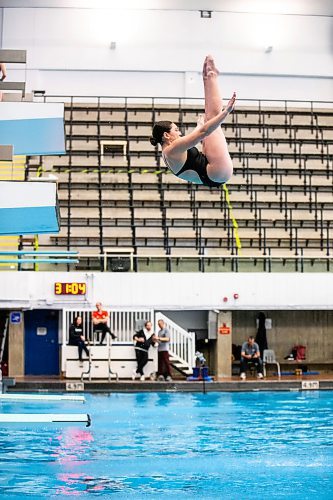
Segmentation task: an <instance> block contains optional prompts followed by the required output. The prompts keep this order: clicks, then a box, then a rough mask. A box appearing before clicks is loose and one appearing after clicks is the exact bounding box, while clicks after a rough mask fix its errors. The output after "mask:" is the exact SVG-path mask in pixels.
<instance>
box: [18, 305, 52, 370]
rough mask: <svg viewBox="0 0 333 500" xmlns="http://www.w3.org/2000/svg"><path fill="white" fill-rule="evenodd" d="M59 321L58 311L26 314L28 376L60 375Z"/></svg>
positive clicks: (42, 310) (25, 341) (26, 362)
mask: <svg viewBox="0 0 333 500" xmlns="http://www.w3.org/2000/svg"><path fill="white" fill-rule="evenodd" d="M58 320H59V313H58V311H50V310H47V309H40V310H34V311H26V312H25V313H24V330H25V337H24V338H25V340H24V344H25V374H26V375H59V342H58Z"/></svg>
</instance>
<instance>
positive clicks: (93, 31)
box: [3, 0, 333, 100]
mask: <svg viewBox="0 0 333 500" xmlns="http://www.w3.org/2000/svg"><path fill="white" fill-rule="evenodd" d="M241 3H242V2H240V0H234V2H233V6H234V8H235V10H236V7H237V5H240V4H241ZM243 3H244V2H243ZM304 3H306V0H304ZM331 30H332V20H331V18H330V17H328V16H303V15H291V16H285V15H272V14H255V13H253V12H248V13H246V12H238V13H236V12H222V11H219V12H213V15H212V18H211V19H201V18H200V15H199V12H198V11H197V10H193V11H189V10H187V11H185V10H183V11H182V10H147V9H146V10H145V9H142V10H127V9H124V10H122V9H121V8H118V9H116V10H114V9H112V8H111V9H96V10H94V9H83V10H82V9H74V8H68V9H61V8H60V9H47V8H39V9H33V8H26V9H13V8H5V9H4V33H3V47H4V48H13V49H14V48H20V49H23V48H25V49H27V50H28V65H27V68H28V71H27V81H28V89H36V88H39V89H45V90H46V91H47V93H58V94H63V95H65V94H73V93H75V94H76V95H87V94H88V95H103V94H104V95H129V96H139V95H142V96H146V95H154V96H187V97H201V96H202V83H201V78H200V72H201V66H202V60H203V57H204V55H205V54H206V53H209V52H210V53H213V54H214V55H215V57H216V60H217V63H218V65H219V67H220V69H221V71H222V73H223V74H224V76H222V77H221V85H222V87H223V94H224V95H225V96H228V95H230V94H231V92H232V91H233V90H234V89H236V90H237V91H238V95H239V98H260V97H261V98H265V99H273V98H288V99H295V98H297V99H314V100H319V99H320V100H332V96H333V84H332V76H333V64H332V43H331V36H332V35H331ZM111 41H115V42H116V43H117V48H116V50H110V48H109V45H110V42H111ZM269 45H272V46H273V51H272V52H271V53H270V54H267V53H265V48H266V47H267V46H269ZM20 71H23V70H19V69H17V70H16V72H15V73H14V72H13V73H12V74H13V75H14V74H15V76H17V75H18V72H20ZM276 75H280V76H276Z"/></svg>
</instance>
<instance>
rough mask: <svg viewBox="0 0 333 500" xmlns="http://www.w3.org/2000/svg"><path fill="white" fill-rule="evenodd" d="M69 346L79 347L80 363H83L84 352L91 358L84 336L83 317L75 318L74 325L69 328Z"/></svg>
mask: <svg viewBox="0 0 333 500" xmlns="http://www.w3.org/2000/svg"><path fill="white" fill-rule="evenodd" d="M68 345H77V347H78V350H79V361H80V362H82V361H83V359H82V352H83V351H84V352H85V353H86V355H87V356H88V357H89V350H88V348H87V346H86V344H85V340H84V335H83V327H82V318H81V316H77V317H76V318H74V321H73V323H72V324H71V326H70V327H69V342H68Z"/></svg>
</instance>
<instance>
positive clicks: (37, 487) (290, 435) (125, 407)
mask: <svg viewBox="0 0 333 500" xmlns="http://www.w3.org/2000/svg"><path fill="white" fill-rule="evenodd" d="M332 396H333V394H332V393H330V392H321V393H319V392H317V393H309V394H307V393H280V394H279V393H241V394H232V393H228V394H224V393H208V394H206V395H203V394H188V393H176V394H171V393H167V394H165V393H153V394H149V393H145V394H111V395H107V396H101V395H98V396H92V395H87V404H86V406H85V411H87V412H88V413H90V414H91V416H92V427H91V428H89V429H86V428H84V427H78V426H73V424H65V425H63V426H61V425H60V424H53V425H52V424H51V425H44V424H43V425H37V424H30V426H29V425H27V424H22V425H17V426H16V427H15V428H14V427H9V426H7V427H1V428H0V450H1V451H0V453H1V468H0V498H7V497H10V496H11V495H12V494H13V492H14V491H15V493H16V494H17V495H20V496H24V495H30V496H32V497H35V498H40V497H45V498H50V497H52V496H54V497H62V496H63V497H65V496H81V495H84V496H85V497H87V496H88V497H89V496H90V495H93V496H94V497H95V496H104V497H105V498H108V497H109V496H110V498H111V497H112V498H127V497H128V495H131V496H136V497H138V498H143V497H146V496H150V497H155V498H159V497H160V496H161V495H163V498H167V497H173V496H174V497H176V496H179V495H181V496H182V497H183V498H186V497H187V495H188V496H189V497H191V498H192V497H193V496H197V497H200V498H253V497H257V496H259V497H262V498H268V497H269V496H272V492H274V495H275V496H274V498H288V497H289V498H293V499H296V500H298V498H299V499H300V498H302V500H304V499H307V498H316V500H317V499H326V498H327V499H329V498H331V496H330V492H331V491H332V489H333V438H332V436H333V412H332V410H333V397H332ZM19 406H20V404H19V405H15V412H21V413H24V411H26V407H24V405H23V404H22V406H21V407H20V408H19ZM13 408H14V406H13V407H12V408H9V410H10V409H11V410H12V411H13ZM34 409H35V411H38V409H39V411H40V412H41V413H42V412H45V406H40V407H39V408H38V406H35V407H34ZM48 410H49V411H53V412H55V409H54V408H52V406H50V408H48ZM73 410H74V407H73V405H72V406H71V405H68V404H67V403H65V404H63V405H62V407H61V409H60V410H59V407H58V411H61V413H66V411H68V412H69V413H70V412H73ZM75 410H76V411H77V409H76V408H75ZM249 470H251V475H252V477H253V478H255V480H254V482H252V483H251V485H250V486H248V485H246V478H247V475H248V471H249ZM245 485H246V486H247V488H250V489H249V490H247V491H248V497H246V496H245V497H244V486H245ZM291 485H292V487H291ZM50 492H52V495H51V494H50ZM231 492H232V493H231ZM230 495H231V496H230Z"/></svg>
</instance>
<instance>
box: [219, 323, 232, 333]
mask: <svg viewBox="0 0 333 500" xmlns="http://www.w3.org/2000/svg"><path fill="white" fill-rule="evenodd" d="M230 332H231V329H230V327H229V326H227V325H226V324H225V323H223V325H222V326H220V327H219V333H220V334H221V335H230Z"/></svg>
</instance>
